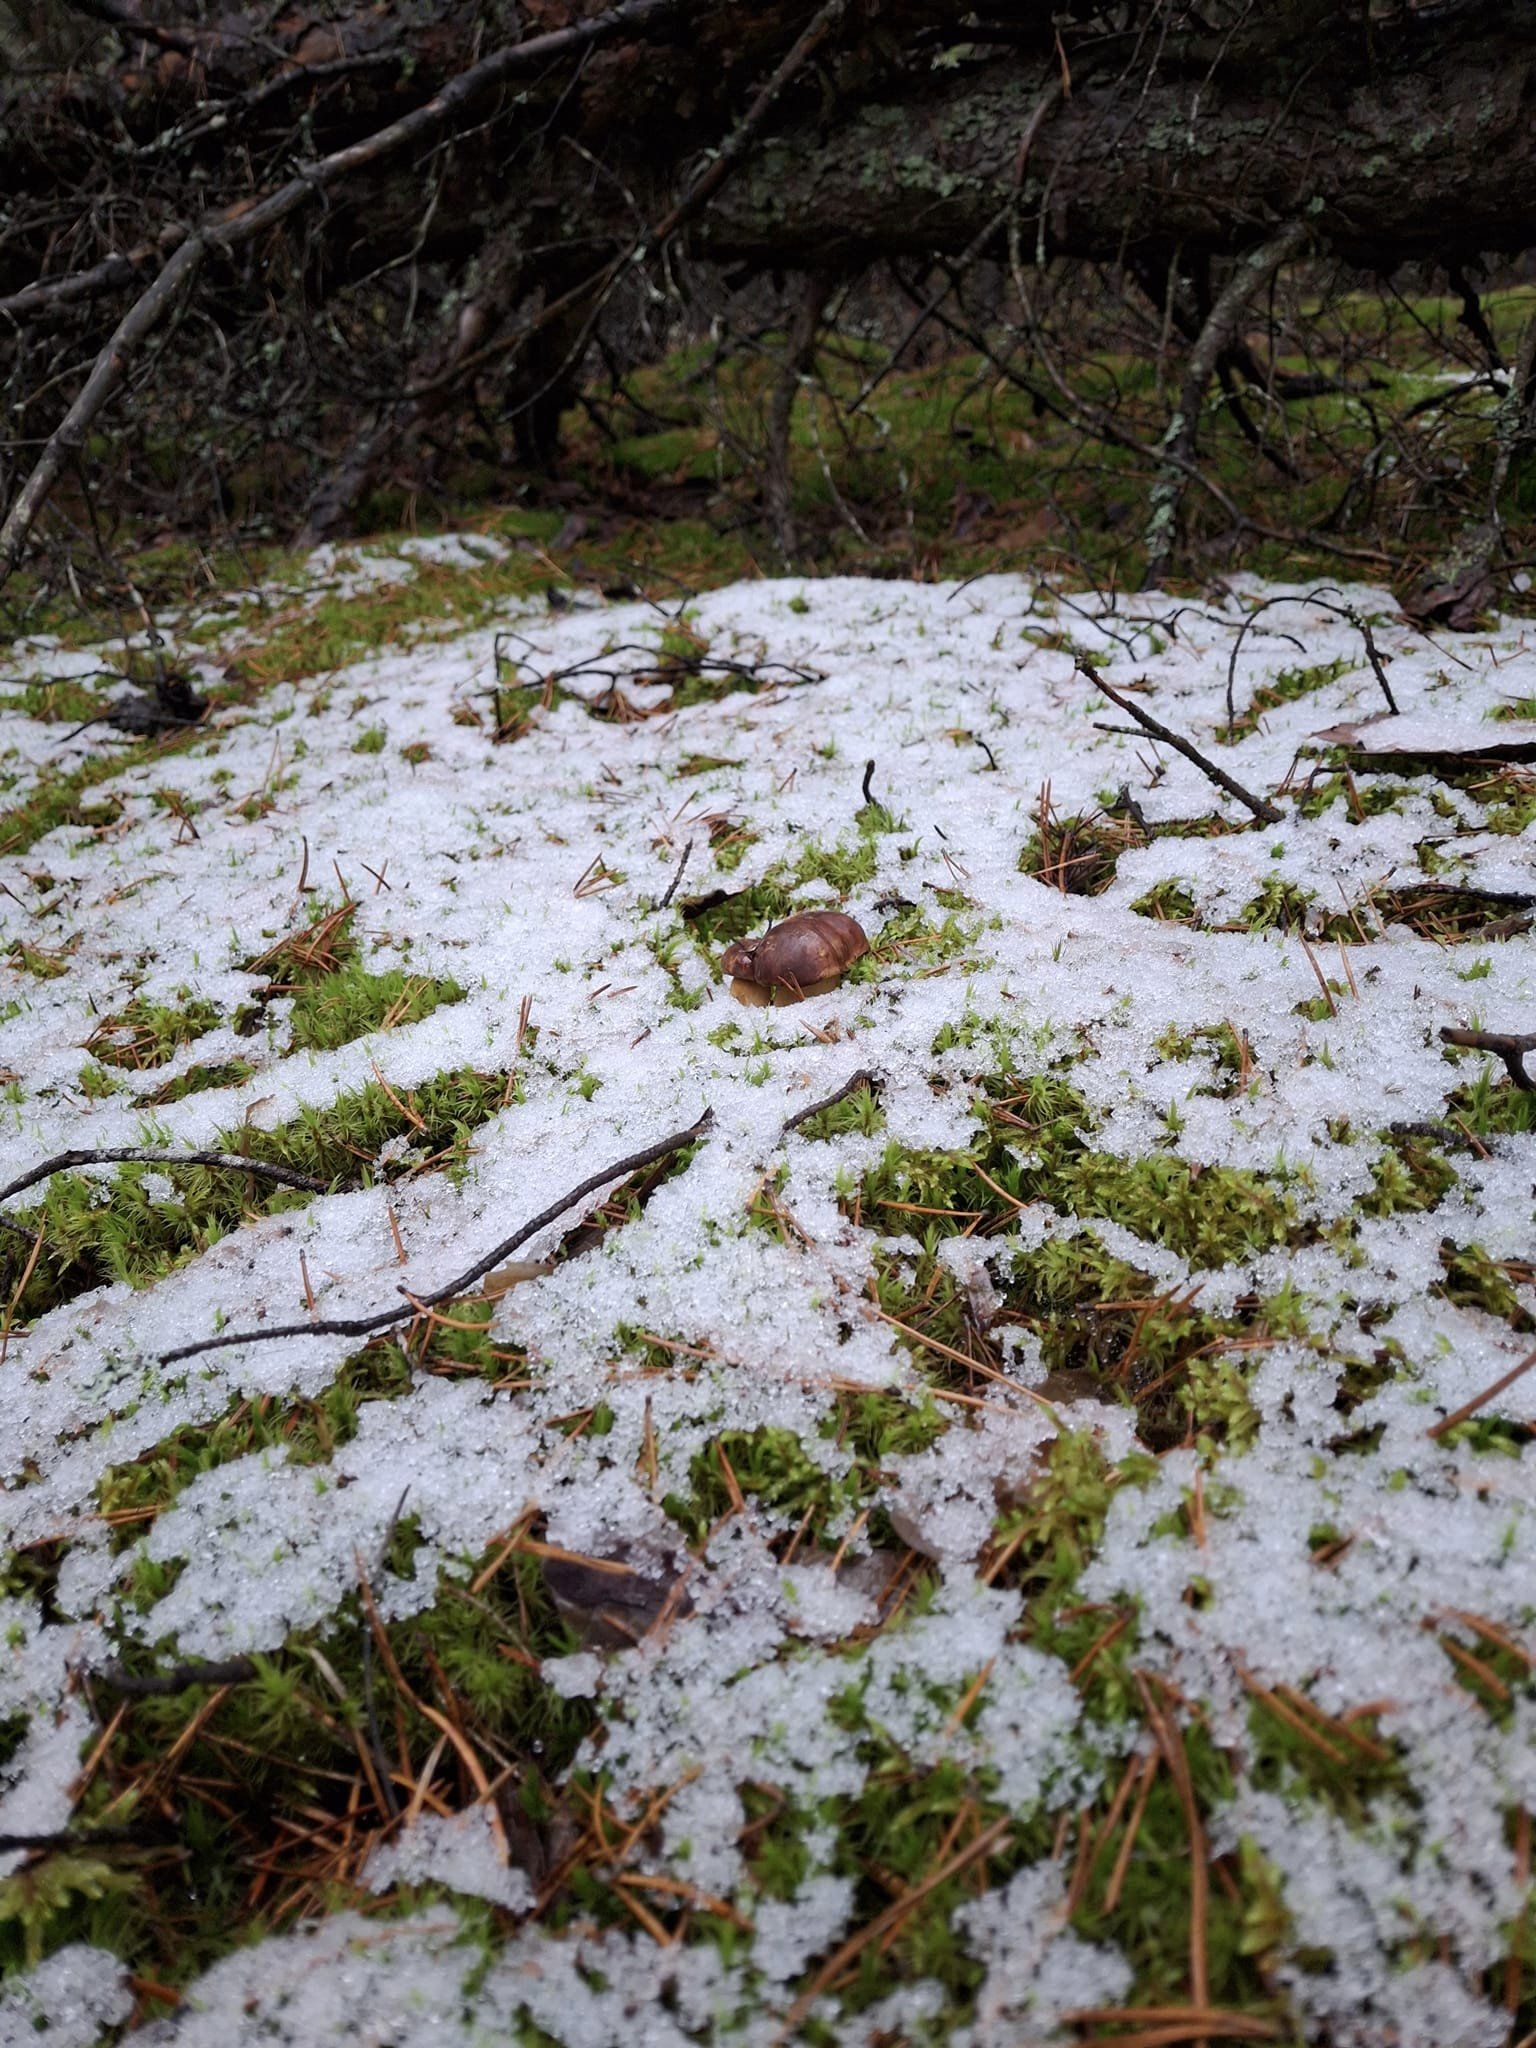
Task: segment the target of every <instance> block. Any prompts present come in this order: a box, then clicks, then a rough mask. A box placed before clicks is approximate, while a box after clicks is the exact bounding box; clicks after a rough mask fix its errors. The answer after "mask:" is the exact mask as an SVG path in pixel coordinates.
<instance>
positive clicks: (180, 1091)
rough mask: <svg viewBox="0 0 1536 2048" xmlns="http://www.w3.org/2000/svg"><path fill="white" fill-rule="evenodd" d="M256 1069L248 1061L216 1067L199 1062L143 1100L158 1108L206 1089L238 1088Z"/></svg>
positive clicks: (198, 1093)
mask: <svg viewBox="0 0 1536 2048" xmlns="http://www.w3.org/2000/svg"><path fill="white" fill-rule="evenodd" d="M255 1071H256V1069H255V1068H254V1067H253V1066H252V1065H251V1063H250V1062H249V1060H225V1061H223V1062H222V1063H221V1064H220V1065H218V1066H204V1065H203V1064H202V1063H201V1062H199V1063H198V1064H197V1065H195V1066H191V1067H188V1069H187V1071H186V1072H185V1073H184V1074H178V1075H177V1076H176V1077H175V1079H174V1080H171V1081H164V1082H162V1083H161V1085H160V1086H159V1087H158V1088H156V1089H155V1090H154V1092H153V1094H150V1095H146V1096H145V1097H144V1100H145V1101H146V1102H148V1103H151V1104H154V1105H155V1106H156V1107H158V1106H159V1105H160V1104H162V1103H166V1102H180V1100H181V1098H182V1097H183V1096H184V1095H200V1094H201V1093H202V1092H203V1090H204V1089H206V1088H238V1087H239V1086H240V1085H241V1083H242V1082H244V1081H249V1079H250V1078H251V1076H252V1074H254V1073H255Z"/></svg>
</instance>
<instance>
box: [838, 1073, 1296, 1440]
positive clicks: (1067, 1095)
mask: <svg viewBox="0 0 1536 2048" xmlns="http://www.w3.org/2000/svg"><path fill="white" fill-rule="evenodd" d="M977 1114H978V1118H979V1121H980V1123H981V1133H980V1135H979V1136H978V1138H977V1139H976V1141H975V1142H974V1143H973V1144H972V1146H971V1147H970V1148H969V1149H968V1150H966V1151H956V1152H916V1151H909V1150H904V1149H903V1148H901V1147H899V1146H894V1145H893V1146H890V1147H888V1149H887V1151H886V1153H885V1156H884V1158H883V1159H882V1160H881V1161H880V1163H879V1164H878V1165H877V1166H876V1167H874V1168H873V1169H872V1170H871V1171H870V1172H868V1173H866V1174H865V1175H864V1176H863V1177H862V1179H860V1180H859V1181H858V1182H856V1183H854V1182H850V1183H849V1184H847V1185H846V1186H844V1187H842V1188H840V1195H841V1199H842V1206H843V1208H844V1210H845V1213H847V1214H848V1215H849V1216H850V1217H852V1219H853V1220H854V1221H855V1222H857V1223H861V1224H863V1225H864V1226H865V1227H867V1228H870V1229H873V1230H876V1231H879V1232H881V1233H882V1234H884V1235H887V1236H890V1237H892V1238H898V1239H904V1240H909V1241H910V1240H915V1241H916V1246H917V1250H916V1251H915V1252H912V1251H909V1250H907V1249H905V1248H903V1247H901V1246H897V1247H895V1248H892V1249H889V1250H885V1249H877V1251H876V1254H875V1259H874V1266H875V1286H876V1296H877V1303H878V1306H879V1308H880V1309H881V1311H882V1312H883V1314H884V1315H885V1316H886V1317H887V1318H888V1319H889V1320H890V1321H891V1322H892V1323H893V1324H894V1325H895V1326H896V1328H897V1330H898V1332H899V1334H900V1335H901V1336H902V1338H903V1339H904V1341H905V1342H906V1344H907V1346H908V1348H909V1350H910V1352H911V1354H912V1357H913V1360H914V1363H915V1364H917V1365H918V1366H919V1367H920V1368H921V1369H922V1370H923V1371H924V1372H925V1373H926V1374H928V1375H929V1376H930V1377H932V1378H934V1379H935V1380H936V1382H938V1383H942V1384H946V1385H958V1386H962V1387H965V1388H966V1389H967V1390H968V1391H969V1392H972V1393H975V1392H978V1391H984V1390H985V1383H986V1381H987V1380H989V1379H992V1378H995V1377H996V1375H997V1373H998V1371H999V1370H1000V1364H1001V1361H1000V1358H999V1356H998V1354H997V1353H996V1351H995V1350H994V1349H993V1346H992V1344H991V1342H990V1341H989V1339H988V1337H987V1336H986V1335H985V1334H983V1333H981V1332H979V1331H978V1329H977V1326H976V1322H975V1316H974V1310H973V1308H972V1305H971V1302H970V1299H969V1296H968V1295H967V1293H966V1290H965V1289H964V1288H963V1287H962V1286H961V1285H960V1284H959V1282H958V1281H957V1280H956V1279H955V1277H954V1275H953V1273H952V1272H951V1271H950V1269H949V1268H948V1267H947V1266H946V1265H945V1264H944V1263H943V1262H942V1261H941V1259H940V1256H939V1254H940V1250H941V1248H942V1245H943V1242H944V1240H945V1239H946V1238H948V1237H953V1236H956V1235H960V1234H964V1235H965V1236H967V1237H971V1238H975V1239H984V1238H986V1237H988V1236H994V1235H998V1234H1000V1233H1005V1232H1007V1231H1008V1230H1009V1229H1010V1228H1011V1227H1012V1225H1013V1224H1014V1222H1015V1220H1016V1218H1017V1217H1018V1216H1019V1215H1020V1213H1021V1212H1022V1211H1023V1210H1025V1209H1027V1208H1029V1207H1030V1206H1032V1205H1034V1204H1036V1203H1045V1204H1048V1205H1049V1206H1050V1207H1052V1208H1053V1209H1055V1210H1056V1211H1057V1212H1058V1213H1060V1214H1062V1215H1065V1216H1072V1217H1080V1218H1083V1219H1084V1220H1085V1221H1092V1220H1094V1219H1097V1218H1101V1217H1102V1218H1104V1219H1105V1220H1107V1221H1113V1222H1116V1223H1120V1224H1122V1225H1123V1226H1125V1227H1126V1228H1128V1229H1130V1230H1133V1231H1135V1232H1136V1233H1137V1234H1138V1235H1139V1236H1142V1237H1145V1238H1146V1239H1148V1240H1149V1241H1150V1242H1152V1243H1157V1244H1163V1245H1166V1246H1167V1247H1168V1248H1169V1249H1170V1250H1172V1251H1175V1252H1177V1253H1179V1254H1180V1255H1181V1256H1182V1257H1184V1258H1186V1259H1187V1260H1188V1261H1189V1262H1190V1263H1191V1264H1192V1265H1195V1266H1210V1267H1215V1266H1220V1265H1224V1264H1230V1263H1232V1262H1233V1261H1235V1260H1238V1259H1242V1258H1245V1257H1252V1256H1254V1255H1255V1254H1257V1253H1260V1252H1263V1251H1265V1250H1268V1249H1270V1248H1272V1247H1275V1246H1286V1245H1299V1244H1303V1243H1306V1242H1308V1241H1310V1240H1311V1239H1312V1238H1313V1237H1315V1236H1316V1234H1317V1233H1316V1229H1315V1226H1313V1225H1312V1224H1310V1223H1309V1222H1308V1221H1307V1220H1306V1219H1305V1218H1304V1217H1303V1216H1302V1215H1301V1213H1300V1212H1299V1211H1298V1209H1297V1207H1296V1201H1295V1194H1294V1191H1293V1190H1294V1187H1295V1185H1296V1177H1294V1176H1289V1175H1285V1174H1281V1173H1276V1174H1273V1175H1268V1176H1265V1175H1260V1174H1255V1173H1250V1172H1246V1171H1241V1170H1239V1169H1237V1168H1232V1167H1209V1166H1207V1167H1202V1166H1199V1165H1196V1164H1191V1163H1190V1162H1188V1161H1186V1160H1182V1159H1179V1158H1176V1157H1173V1156H1171V1155H1169V1154H1166V1153H1158V1154H1152V1155H1149V1156H1148V1157H1146V1158H1143V1159H1139V1160H1126V1159H1120V1158H1117V1157H1115V1156H1113V1155H1111V1154H1106V1153H1099V1152H1095V1151H1093V1150H1092V1149H1091V1148H1090V1144H1089V1135H1090V1126H1091V1118H1090V1116H1089V1113H1088V1111H1087V1108H1086V1105H1085V1104H1084V1103H1083V1102H1082V1099H1081V1098H1080V1097H1079V1096H1078V1095H1077V1094H1076V1092H1075V1091H1074V1090H1073V1089H1072V1087H1071V1086H1070V1083H1068V1082H1067V1081H1066V1080H1064V1079H1063V1078H1062V1077H1061V1076H1060V1075H1056V1074H1043V1075H1037V1076H1035V1077H1033V1078H1032V1079H1030V1080H1028V1081H1021V1080H1020V1079H1019V1077H1017V1076H1007V1077H1005V1078H1003V1079H1001V1080H997V1081H994V1082H992V1083H990V1084H989V1093H988V1094H987V1095H986V1096H985V1097H984V1098H983V1099H982V1100H981V1101H980V1102H979V1103H978V1105H977ZM994 1267H995V1269H996V1283H997V1286H998V1289H999V1292H1000V1294H1001V1297H1002V1308H1001V1310H1000V1312H999V1314H998V1316H997V1318H996V1325H997V1326H998V1327H1006V1326H1007V1325H1008V1324H1010V1323H1013V1324H1020V1325H1023V1326H1024V1327H1026V1328H1028V1329H1030V1330H1032V1331H1033V1332H1034V1333H1035V1335H1036V1336H1037V1337H1038V1339H1039V1341H1040V1344H1041V1348H1042V1353H1043V1356H1044V1360H1045V1363H1046V1366H1047V1368H1048V1370H1049V1372H1050V1374H1051V1375H1053V1376H1055V1382H1056V1387H1057V1391H1058V1393H1059V1394H1060V1396H1061V1397H1062V1398H1071V1397H1073V1396H1074V1395H1080V1394H1083V1393H1087V1392H1091V1391H1093V1390H1095V1389H1099V1390H1101V1391H1102V1392H1103V1393H1104V1394H1105V1395H1107V1396H1108V1397H1109V1398H1111V1399H1125V1400H1128V1401H1130V1402H1132V1403H1133V1404H1134V1405H1135V1407H1136V1409H1137V1417H1138V1427H1139V1429H1140V1430H1141V1433H1142V1436H1143V1439H1144V1440H1145V1441H1146V1442H1148V1443H1149V1444H1151V1445H1152V1446H1153V1447H1154V1448H1164V1447H1166V1446H1167V1445H1168V1444H1170V1443H1175V1442H1184V1441H1191V1442H1193V1441H1198V1440H1204V1441H1207V1442H1208V1443H1210V1444H1212V1445H1214V1444H1215V1443H1218V1442H1234V1441H1236V1442H1245V1441H1247V1440H1248V1439H1249V1437H1250V1436H1251V1434H1252V1431H1253V1429H1254V1427H1256V1417H1255V1416H1254V1412H1253V1409H1252V1405H1251V1403H1250V1402H1249V1400H1248V1397H1247V1393H1246V1388H1245V1385H1244V1383H1243V1374H1242V1371H1241V1368H1240V1365H1239V1364H1238V1363H1236V1361H1237V1360H1239V1359H1240V1358H1241V1357H1242V1356H1243V1355H1244V1354H1245V1353H1246V1352H1248V1351H1257V1350H1262V1349H1263V1348H1264V1347H1265V1346H1267V1344H1269V1343H1270V1342H1272V1341H1274V1340H1275V1339H1276V1338H1277V1337H1279V1336H1281V1335H1285V1336H1289V1337H1297V1338H1301V1339H1305V1337H1306V1334H1307V1333H1306V1329H1305V1324H1304V1320H1303V1318H1302V1316H1301V1313H1300V1309H1299V1305H1298V1304H1297V1302H1296V1301H1295V1300H1294V1299H1293V1298H1292V1297H1290V1296H1288V1295H1280V1296H1276V1297H1273V1298H1271V1299H1269V1300H1265V1301H1260V1300H1258V1299H1257V1298H1245V1299H1244V1300H1243V1301H1242V1302H1240V1303H1239V1304H1238V1305H1237V1307H1236V1308H1235V1309H1234V1310H1233V1311H1232V1312H1231V1313H1230V1314H1223V1315H1217V1314H1214V1313H1212V1312H1209V1311H1206V1310H1203V1309H1202V1308H1201V1307H1200V1306H1199V1303H1198V1292H1199V1290H1198V1288H1194V1289H1190V1290H1183V1291H1181V1290H1178V1289H1174V1290H1167V1289H1159V1288H1158V1287H1157V1286H1156V1284H1155V1283H1154V1282H1153V1281H1152V1280H1151V1279H1150V1277H1149V1276H1148V1275H1147V1274H1146V1273H1145V1272H1142V1271H1140V1270H1139V1269H1138V1268H1136V1267H1135V1266H1134V1265H1132V1264H1131V1263H1130V1262H1129V1261H1128V1260H1125V1259H1122V1258H1118V1257H1116V1256H1114V1255H1112V1254H1111V1253H1109V1252H1108V1251H1107V1250H1106V1249H1105V1247H1104V1246H1103V1245H1102V1244H1101V1243H1100V1241H1099V1240H1098V1238H1097V1237H1095V1236H1094V1234H1093V1232H1092V1231H1091V1230H1088V1229H1084V1230H1079V1231H1075V1232H1074V1233H1073V1234H1072V1235H1070V1236H1065V1235H1053V1236H1051V1237H1048V1238H1046V1239H1045V1241H1044V1242H1043V1243H1041V1244H1039V1245H1037V1246H1034V1247H1033V1248H1030V1249H1027V1250H1024V1249H1014V1250H1012V1251H1011V1252H1010V1253H1008V1254H1007V1255H1006V1257H1004V1258H1001V1259H999V1260H997V1261H994ZM1044 1391H1045V1392H1046V1394H1047V1395H1048V1396H1049V1395H1050V1394H1051V1392H1052V1381H1051V1380H1048V1381H1047V1383H1046V1386H1045V1389H1044Z"/></svg>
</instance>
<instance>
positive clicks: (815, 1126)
mask: <svg viewBox="0 0 1536 2048" xmlns="http://www.w3.org/2000/svg"><path fill="white" fill-rule="evenodd" d="M884 1126H885V1112H884V1110H882V1109H881V1107H880V1098H879V1097H878V1096H877V1095H876V1094H875V1092H874V1090H873V1089H872V1088H869V1087H867V1086H863V1087H859V1088H855V1089H854V1091H853V1093H852V1094H851V1095H845V1096H844V1097H843V1099H842V1101H841V1102H834V1103H833V1104H832V1106H831V1108H830V1109H819V1110H818V1111H817V1112H816V1114H815V1115H814V1116H808V1117H807V1118H806V1120H805V1122H804V1123H803V1124H800V1125H797V1127H796V1128H797V1129H798V1131H799V1133H800V1136H801V1137H802V1138H811V1139H824V1138H846V1137H853V1136H855V1135H857V1136H859V1137H861V1138H869V1137H873V1136H874V1135H875V1133H876V1132H877V1131H880V1130H882V1129H883V1128H884Z"/></svg>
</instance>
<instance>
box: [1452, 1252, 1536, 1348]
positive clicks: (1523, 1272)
mask: <svg viewBox="0 0 1536 2048" xmlns="http://www.w3.org/2000/svg"><path fill="white" fill-rule="evenodd" d="M1440 1263H1441V1265H1442V1266H1443V1267H1444V1269H1445V1278H1444V1279H1443V1280H1441V1281H1438V1282H1437V1283H1436V1285H1435V1287H1434V1288H1433V1289H1432V1292H1433V1293H1435V1294H1438V1295H1441V1296H1442V1297H1443V1298H1444V1299H1445V1300H1446V1301H1450V1302H1454V1303H1455V1304H1456V1306H1457V1307H1458V1308H1476V1309H1481V1310H1482V1311H1483V1313H1484V1314H1485V1315H1490V1316H1497V1317H1498V1319H1499V1320H1500V1322H1503V1323H1508V1325H1509V1327H1510V1328H1511V1329H1512V1330H1513V1331H1515V1332H1516V1334H1517V1335H1519V1336H1522V1337H1525V1336H1529V1335H1530V1333H1531V1331H1532V1330H1536V1316H1532V1314H1531V1312H1530V1310H1529V1309H1528V1308H1526V1307H1525V1306H1524V1304H1523V1303H1522V1302H1521V1300H1520V1297H1519V1295H1518V1294H1517V1293H1516V1291H1515V1290H1516V1288H1517V1287H1520V1286H1525V1287H1529V1286H1530V1284H1531V1282H1532V1280H1533V1279H1536V1272H1533V1269H1532V1267H1531V1265H1530V1264H1529V1263H1528V1262H1525V1261H1516V1260H1508V1259H1495V1258H1492V1257H1490V1255H1489V1254H1488V1253H1487V1252H1486V1251H1484V1249H1483V1247H1482V1246H1481V1245H1480V1244H1467V1245H1458V1244H1455V1243H1453V1242H1452V1240H1451V1239H1450V1238H1445V1239H1443V1240H1442V1241H1441V1245H1440Z"/></svg>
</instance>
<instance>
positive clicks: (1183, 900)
mask: <svg viewBox="0 0 1536 2048" xmlns="http://www.w3.org/2000/svg"><path fill="white" fill-rule="evenodd" d="M1131 908H1132V910H1134V911H1135V912H1136V914H1137V916H1138V917H1151V918H1155V919H1156V920H1157V922H1158V923H1159V924H1193V923H1194V922H1195V919H1196V917H1197V916H1198V914H1199V913H1198V911H1197V909H1196V907H1195V899H1194V897H1193V896H1192V895H1191V893H1190V891H1189V890H1188V889H1186V888H1185V886H1184V884H1183V883H1182V882H1179V881H1175V880H1174V879H1173V877H1172V876H1165V877H1164V879H1163V880H1162V881H1161V882H1154V883H1153V885H1152V887H1151V888H1150V889H1148V890H1146V891H1145V893H1144V894H1142V895H1140V896H1138V897H1137V898H1136V901H1135V902H1134V903H1133V904H1132V905H1131Z"/></svg>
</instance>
